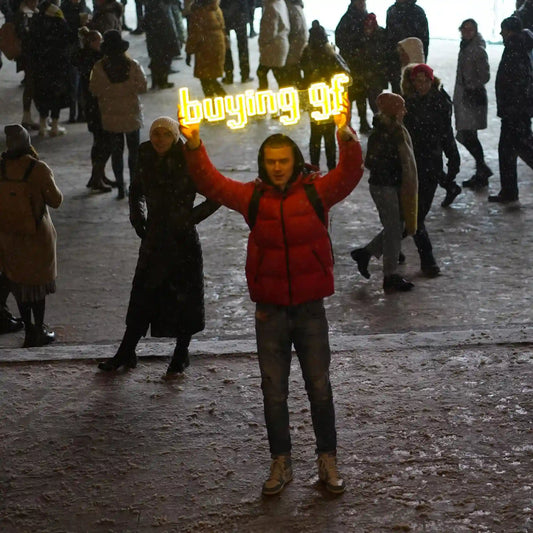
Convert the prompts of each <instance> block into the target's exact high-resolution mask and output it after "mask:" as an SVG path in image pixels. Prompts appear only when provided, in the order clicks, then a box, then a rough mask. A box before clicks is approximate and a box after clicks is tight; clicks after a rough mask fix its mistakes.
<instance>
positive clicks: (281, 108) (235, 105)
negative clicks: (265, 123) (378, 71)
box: [178, 74, 350, 129]
mask: <svg viewBox="0 0 533 533" xmlns="http://www.w3.org/2000/svg"><path fill="white" fill-rule="evenodd" d="M349 82H350V78H349V77H348V76H347V75H346V74H336V75H335V76H333V78H331V84H330V85H328V84H327V83H323V82H322V83H314V84H313V85H311V86H310V87H309V89H308V98H309V103H310V104H311V106H312V107H313V108H315V110H314V111H312V112H311V118H312V119H313V120H316V121H317V122H319V121H322V120H326V119H328V118H329V117H331V116H333V115H336V114H338V113H339V110H340V106H341V103H342V93H343V92H344V91H345V90H346V89H345V87H344V86H345V85H347V84H348V83H349ZM178 92H179V97H180V108H181V113H182V114H183V119H182V121H183V123H184V124H199V123H200V122H202V120H207V121H208V122H219V121H221V120H226V118H228V120H226V124H227V125H228V127H229V128H231V129H240V128H244V127H245V126H246V124H247V123H248V118H249V117H255V116H261V115H266V114H267V113H271V114H276V113H280V117H279V120H280V122H281V123H282V124H283V125H284V126H290V125H292V124H296V123H297V122H299V121H300V98H299V95H298V91H297V89H295V88H294V87H285V88H283V89H280V90H279V91H278V92H277V93H275V92H273V91H270V90H268V91H257V92H256V91H252V90H248V91H245V92H244V94H235V95H227V96H217V97H215V98H204V99H203V100H202V101H200V100H191V99H190V97H189V89H188V88H187V87H182V88H180V89H179V91H178Z"/></svg>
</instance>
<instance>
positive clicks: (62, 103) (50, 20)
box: [30, 0, 78, 137]
mask: <svg viewBox="0 0 533 533" xmlns="http://www.w3.org/2000/svg"><path fill="white" fill-rule="evenodd" d="M54 1H58V0H54ZM30 36H31V37H30V39H31V42H30V62H31V68H32V70H33V74H34V83H35V85H34V88H35V94H34V100H35V105H36V107H37V110H38V111H39V116H40V125H39V126H40V127H39V135H40V136H44V135H46V133H47V131H48V127H47V123H46V121H47V118H48V115H50V117H51V119H52V129H51V130H50V131H49V134H50V136H51V137H56V136H57V135H63V134H64V133H65V128H63V127H61V126H59V113H60V111H61V109H63V108H64V107H70V101H71V98H70V94H71V80H70V56H69V46H70V45H71V44H72V43H73V42H75V41H76V40H77V38H78V37H77V34H76V33H74V32H72V31H71V29H70V28H69V26H68V24H67V23H66V21H65V18H64V16H63V12H62V11H61V9H59V7H58V6H57V5H56V4H55V3H54V2H51V1H49V0H46V1H45V2H43V3H42V4H40V5H39V13H38V14H37V16H35V17H33V18H32V25H31V30H30Z"/></svg>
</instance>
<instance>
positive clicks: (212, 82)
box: [185, 0, 227, 97]
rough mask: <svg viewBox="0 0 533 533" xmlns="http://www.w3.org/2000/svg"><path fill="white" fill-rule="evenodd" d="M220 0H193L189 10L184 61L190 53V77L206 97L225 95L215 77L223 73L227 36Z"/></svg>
mask: <svg viewBox="0 0 533 533" xmlns="http://www.w3.org/2000/svg"><path fill="white" fill-rule="evenodd" d="M219 3H220V0H195V1H194V3H193V4H192V6H191V13H190V14H189V17H188V18H189V27H188V36H187V44H186V46H185V52H186V53H187V57H186V63H187V65H190V64H191V56H192V55H194V77H195V78H198V79H199V80H200V83H201V84H202V90H203V91H204V95H205V96H206V97H210V96H225V95H226V91H225V90H224V88H223V87H222V85H221V84H220V83H219V81H218V80H217V78H220V77H222V75H223V74H224V60H225V57H226V46H227V36H226V27H225V24H224V15H223V14H222V10H221V9H220V7H219Z"/></svg>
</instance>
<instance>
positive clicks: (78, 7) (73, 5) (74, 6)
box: [61, 0, 91, 123]
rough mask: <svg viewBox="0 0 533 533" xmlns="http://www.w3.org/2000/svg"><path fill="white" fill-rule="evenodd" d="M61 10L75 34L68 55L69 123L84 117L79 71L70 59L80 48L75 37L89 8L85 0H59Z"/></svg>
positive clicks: (87, 18) (86, 20)
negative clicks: (69, 62)
mask: <svg viewBox="0 0 533 533" xmlns="http://www.w3.org/2000/svg"><path fill="white" fill-rule="evenodd" d="M61 11H62V12H63V15H64V17H65V20H66V21H67V24H68V26H69V28H70V31H71V32H72V33H73V34H74V35H75V36H76V39H75V40H74V41H73V42H72V43H71V44H70V46H69V55H70V58H71V64H70V65H69V73H70V89H71V93H70V112H69V118H68V121H69V123H74V122H84V121H85V117H84V112H83V102H82V101H81V90H80V72H79V70H78V68H77V66H76V65H74V63H73V62H72V60H73V59H74V57H75V56H76V54H77V53H78V52H79V50H80V42H79V39H78V38H77V36H78V29H79V28H81V27H82V26H84V25H85V24H87V22H88V21H89V15H90V13H91V10H90V9H89V8H88V7H87V5H86V4H85V0H63V2H61Z"/></svg>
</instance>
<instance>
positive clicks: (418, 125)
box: [404, 63, 461, 276]
mask: <svg viewBox="0 0 533 533" xmlns="http://www.w3.org/2000/svg"><path fill="white" fill-rule="evenodd" d="M411 80H412V92H409V93H407V94H405V93H404V98H405V104H406V108H407V114H406V116H405V118H404V124H405V127H406V128H407V131H409V134H410V135H411V139H412V141H413V149H414V152H415V159H416V166H417V169H418V222H417V227H418V229H417V231H416V233H415V235H414V240H415V244H416V246H417V248H418V253H419V255H420V267H421V270H422V272H423V273H424V274H426V275H428V276H437V275H438V274H439V273H440V268H439V266H438V265H437V262H436V261H435V258H434V256H433V248H432V245H431V241H430V239H429V235H428V232H427V230H426V227H425V219H426V215H427V214H428V212H429V209H430V208H431V204H432V202H433V197H434V196H435V191H436V189H437V185H438V184H439V182H440V183H441V185H443V186H444V187H445V188H446V189H447V190H449V191H454V190H457V188H458V189H459V192H460V191H461V188H460V187H459V186H458V185H457V184H456V183H455V176H456V175H457V174H458V173H459V168H460V164H461V159H460V156H459V151H458V150H457V143H456V142H455V138H454V135H453V129H452V123H451V115H452V102H451V99H450V97H449V96H448V94H447V93H446V91H445V90H444V89H443V88H442V87H441V83H440V80H439V79H438V78H437V77H435V76H434V75H433V69H432V68H431V67H429V66H428V65H426V64H424V63H421V64H419V65H416V66H415V67H413V69H412V70H411ZM443 153H444V155H445V157H446V159H447V161H448V172H447V173H446V174H445V173H444V171H443V168H442V154H443ZM454 198H455V196H454Z"/></svg>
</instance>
